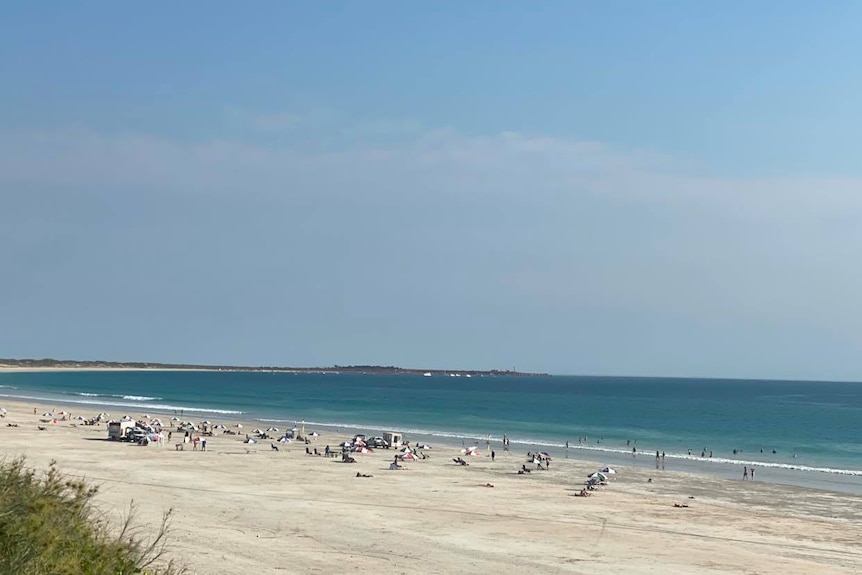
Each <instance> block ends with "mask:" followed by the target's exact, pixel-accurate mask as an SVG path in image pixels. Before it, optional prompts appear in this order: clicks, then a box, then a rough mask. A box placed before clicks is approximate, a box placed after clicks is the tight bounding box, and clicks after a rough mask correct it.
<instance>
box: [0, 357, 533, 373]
mask: <svg viewBox="0 0 862 575" xmlns="http://www.w3.org/2000/svg"><path fill="white" fill-rule="evenodd" d="M2 369H10V370H21V371H24V370H33V371H38V370H45V371H48V370H56V371H61V370H75V369H80V370H100V369H104V370H111V369H113V370H149V369H151V370H189V371H264V372H287V373H358V374H363V373H364V374H369V375H426V376H447V377H490V376H493V377H497V376H510V377H524V376H547V375H548V374H547V373H530V372H524V371H516V370H514V369H491V370H475V369H414V368H408V367H397V366H393V365H333V366H331V367H284V366H244V365H199V364H186V363H151V362H140V361H92V360H85V361H77V360H68V359H50V358H46V359H2V358H0V370H2Z"/></svg>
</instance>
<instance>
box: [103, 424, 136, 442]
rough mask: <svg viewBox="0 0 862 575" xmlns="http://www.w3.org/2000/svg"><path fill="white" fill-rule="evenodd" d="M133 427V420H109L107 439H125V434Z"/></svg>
mask: <svg viewBox="0 0 862 575" xmlns="http://www.w3.org/2000/svg"><path fill="white" fill-rule="evenodd" d="M133 429H135V422H134V421H109V422H108V439H113V440H114V441H122V440H124V439H126V435H127V434H128V433H129V432H131V431H132V430H133Z"/></svg>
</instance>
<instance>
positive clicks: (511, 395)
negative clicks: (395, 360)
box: [0, 371, 862, 482]
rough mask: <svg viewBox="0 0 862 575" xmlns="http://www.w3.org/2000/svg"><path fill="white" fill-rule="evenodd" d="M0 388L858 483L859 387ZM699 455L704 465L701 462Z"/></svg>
mask: <svg viewBox="0 0 862 575" xmlns="http://www.w3.org/2000/svg"><path fill="white" fill-rule="evenodd" d="M0 386H2V387H0V403H2V397H3V396H6V397H9V398H33V399H37V398H38V399H43V400H50V401H56V402H58V403H64V404H69V403H71V404H79V405H92V406H100V405H105V406H112V407H113V409H109V410H108V411H110V412H111V413H120V412H123V413H125V412H129V413H130V414H132V415H134V414H140V413H145V412H147V411H154V410H162V411H165V410H166V411H174V410H177V411H179V410H183V411H184V413H185V415H186V416H187V417H199V418H200V419H210V420H213V421H217V420H220V421H225V422H230V421H232V420H234V419H239V418H243V419H260V420H265V421H283V422H290V423H292V422H294V421H299V420H305V421H306V423H307V424H308V425H310V426H315V425H317V426H324V425H329V426H335V427H339V428H361V429H365V428H369V429H390V428H392V429H398V430H402V431H404V432H405V433H407V434H408V435H410V434H413V435H417V436H418V435H422V436H431V437H436V438H437V441H445V442H448V443H456V444H457V443H461V441H462V440H463V441H465V442H470V443H475V442H476V440H477V439H480V440H481V442H482V443H484V439H485V438H486V437H487V435H488V434H491V435H492V436H493V437H494V438H499V437H501V436H502V434H503V433H506V434H508V436H509V437H510V438H511V440H512V442H513V450H520V448H521V447H523V449H524V450H526V449H527V446H528V445H529V446H544V447H545V448H547V449H548V450H549V451H553V452H555V453H562V452H563V450H564V449H565V448H564V444H565V442H566V441H568V442H569V444H570V446H571V449H570V450H569V451H568V453H570V454H572V456H577V454H582V453H587V452H588V453H589V454H591V455H592V456H594V457H596V456H598V457H601V458H603V459H604V460H608V461H617V460H620V458H623V457H626V458H628V459H627V461H631V460H633V459H634V458H632V457H631V446H632V445H635V442H636V445H637V448H638V451H639V452H641V454H642V455H641V456H639V457H638V458H637V461H639V462H642V464H643V465H650V464H652V460H654V456H655V451H656V450H659V451H665V452H667V454H668V459H669V460H671V461H677V462H679V464H680V466H683V467H684V466H686V465H689V466H690V465H693V464H699V465H701V466H706V467H710V465H711V466H712V468H714V469H716V470H719V469H720V470H722V473H725V474H733V475H735V474H736V470H735V468H733V466H734V465H743V464H749V463H750V464H756V465H757V466H758V467H759V469H758V471H759V475H761V476H763V474H764V471H767V472H768V470H770V469H772V470H780V469H786V470H791V469H793V470H795V472H805V473H812V474H814V473H818V474H833V475H843V476H847V477H857V478H858V477H860V476H862V438H860V428H862V383H830V382H786V381H755V380H752V381H742V380H704V379H659V378H610V377H559V376H555V377H482V378H480V377H473V378H464V377H460V378H454V377H445V376H435V377H422V376H394V375H385V376H380V375H354V374H294V373H257V372H155V371H153V372H46V373H0ZM88 411H95V409H92V410H88ZM584 437H586V438H587V439H586V440H582V441H581V442H580V443H579V438H584ZM627 442H629V443H628V444H627ZM689 449H690V450H691V451H692V454H693V457H692V458H688V456H687V454H688V450H689ZM734 449H736V450H737V452H736V453H735V454H734V453H733V450H734ZM703 450H706V454H707V455H708V453H709V451H710V450H711V451H712V452H713V458H712V461H702V460H700V454H701V452H702V451H703ZM761 450H762V452H761ZM773 450H775V453H773ZM644 454H651V456H650V455H644ZM650 457H651V458H652V460H651V459H650ZM705 459H708V457H707V458H705ZM859 481H860V482H862V479H860V480H859Z"/></svg>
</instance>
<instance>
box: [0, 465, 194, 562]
mask: <svg viewBox="0 0 862 575" xmlns="http://www.w3.org/2000/svg"><path fill="white" fill-rule="evenodd" d="M95 494H96V488H95V487H88V486H87V485H86V484H85V483H84V482H82V481H79V480H71V479H68V478H66V477H63V476H62V475H61V474H60V472H59V471H57V468H56V465H55V464H54V463H52V464H51V466H50V468H49V470H48V472H47V473H44V474H37V473H36V472H35V471H33V470H29V469H27V468H26V467H25V466H24V460H23V459H16V460H14V461H11V462H9V461H0V575H7V574H8V575H134V574H144V573H147V574H151V575H156V574H159V575H179V574H180V573H182V572H183V570H182V569H180V568H178V567H176V566H175V565H174V564H173V562H170V563H168V564H167V565H164V566H162V567H157V565H158V563H159V560H160V558H161V557H162V555H163V553H164V545H165V541H166V536H167V533H168V527H169V525H170V517H171V512H170V511H168V512H167V513H165V515H164V517H163V518H162V523H161V525H160V526H159V528H158V530H156V532H155V533H154V534H152V537H150V538H145V537H141V536H140V535H139V529H137V528H135V527H134V526H133V521H132V518H133V515H134V513H133V512H134V506H132V507H131V508H130V512H129V514H128V515H127V517H126V520H125V521H124V522H123V525H122V526H120V529H119V531H117V530H112V529H111V528H110V525H109V524H108V522H107V521H106V520H105V518H104V516H103V515H102V514H100V513H98V512H97V511H96V510H95V509H94V507H93V506H92V503H91V502H92V499H93V496H94V495H95Z"/></svg>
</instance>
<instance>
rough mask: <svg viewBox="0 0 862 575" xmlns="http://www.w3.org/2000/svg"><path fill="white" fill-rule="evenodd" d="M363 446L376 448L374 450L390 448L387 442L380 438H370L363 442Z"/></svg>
mask: <svg viewBox="0 0 862 575" xmlns="http://www.w3.org/2000/svg"><path fill="white" fill-rule="evenodd" d="M365 444H366V445H367V446H368V447H371V448H376V449H380V448H383V449H389V448H390V447H391V446H390V445H389V442H388V441H386V440H385V439H383V438H382V437H372V438H370V439H367V440H366V441H365Z"/></svg>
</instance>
